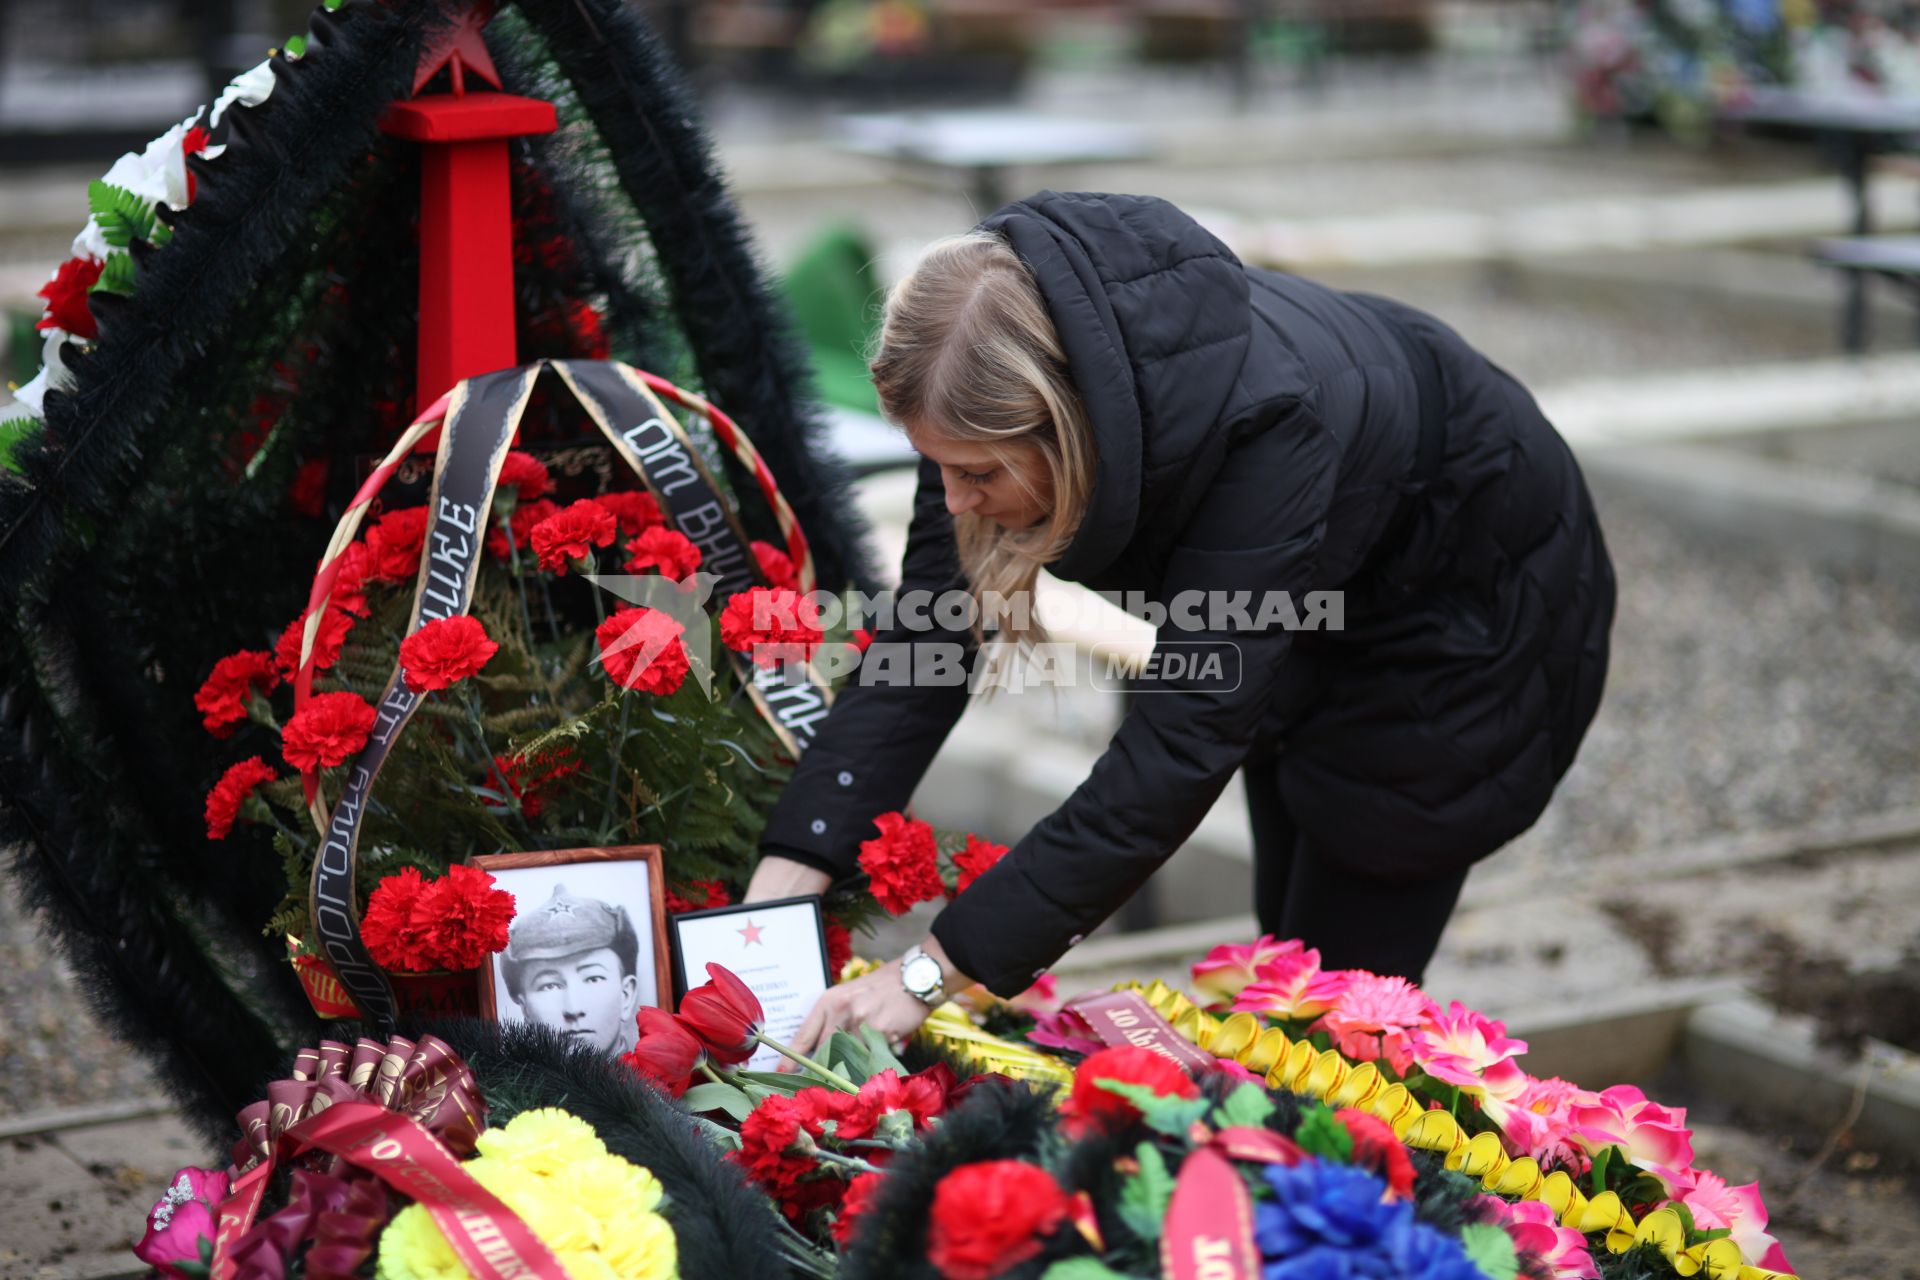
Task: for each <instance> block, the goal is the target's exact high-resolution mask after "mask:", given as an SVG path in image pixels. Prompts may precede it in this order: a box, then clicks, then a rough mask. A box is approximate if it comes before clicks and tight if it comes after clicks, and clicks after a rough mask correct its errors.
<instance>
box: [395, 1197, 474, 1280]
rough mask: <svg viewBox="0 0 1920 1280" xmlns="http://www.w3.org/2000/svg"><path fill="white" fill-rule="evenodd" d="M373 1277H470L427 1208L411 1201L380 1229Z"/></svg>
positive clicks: (418, 1279) (400, 1279) (454, 1279)
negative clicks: (377, 1257) (378, 1252)
mask: <svg viewBox="0 0 1920 1280" xmlns="http://www.w3.org/2000/svg"><path fill="white" fill-rule="evenodd" d="M374 1275H375V1277H376V1280H472V1277H471V1276H469V1275H468V1273H467V1269H466V1267H464V1266H462V1265H461V1263H460V1259H459V1257H458V1256H456V1255H455V1254H454V1252H453V1246H452V1245H450V1244H448V1243H447V1238H446V1237H445V1236H443V1235H441V1234H440V1228H439V1227H438V1226H436V1225H435V1224H434V1221H433V1217H432V1215H430V1214H429V1213H428V1212H427V1211H426V1209H425V1208H424V1207H423V1206H421V1205H417V1204H410V1205H408V1206H407V1207H406V1208H404V1209H402V1210H401V1211H400V1212H399V1213H396V1214H394V1215H393V1221H392V1222H389V1223H388V1224H387V1225H386V1227H385V1229H384V1230H382V1231H381V1232H380V1256H379V1261H378V1263H377V1264H376V1266H375V1269H374Z"/></svg>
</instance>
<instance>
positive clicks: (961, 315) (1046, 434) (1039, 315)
mask: <svg viewBox="0 0 1920 1280" xmlns="http://www.w3.org/2000/svg"><path fill="white" fill-rule="evenodd" d="M868 370H869V372H870V373H871V374H872V377H873V385H874V390H875V391H876V392H878V393H879V398H880V408H881V412H882V413H884V414H885V415H886V416H887V418H888V419H890V420H891V421H892V422H893V423H895V424H896V425H898V426H900V427H902V428H911V429H913V430H918V431H927V432H930V433H932V434H934V435H936V436H938V437H940V438H942V439H946V440H951V441H954V442H956V443H965V444H973V445H979V446H980V447H982V448H984V449H985V450H986V451H987V452H988V453H990V454H991V455H993V457H994V458H995V460H996V461H997V462H998V463H999V464H1000V465H1003V466H1007V468H1008V474H1009V475H1011V476H1013V477H1014V478H1015V480H1016V482H1017V483H1019V484H1020V485H1021V487H1022V488H1023V489H1026V490H1027V492H1028V496H1029V497H1032V496H1034V490H1033V488H1032V486H1030V485H1029V484H1028V483H1027V481H1026V477H1025V474H1024V470H1023V468H1021V467H1020V466H1016V465H1012V459H1011V456H1010V455H1011V452H1012V451H1011V449H1010V448H1009V446H1011V445H1014V444H1016V443H1018V444H1027V445H1031V446H1033V447H1034V448H1036V449H1038V450H1039V452H1040V455H1041V457H1042V459H1043V460H1044V464H1045V466H1046V467H1047V469H1048V471H1049V472H1050V473H1051V476H1052V479H1053V504H1052V512H1051V514H1050V515H1049V516H1048V518H1047V519H1046V520H1045V521H1043V522H1042V523H1040V524H1038V525H1036V526H1034V527H1032V528H1028V529H1003V528H1001V527H1000V526H999V525H997V524H995V523H994V522H993V521H992V520H989V519H987V518H986V517H984V516H980V515H976V514H974V513H973V512H971V511H967V512H962V513H961V514H960V515H958V516H955V517H954V521H953V526H954V528H953V533H954V541H955V543H956V544H957V546H958V548H959V553H960V566H961V569H962V570H963V571H964V572H965V574H966V578H967V584H968V587H969V589H970V590H971V591H972V592H973V595H974V598H975V600H976V601H977V602H979V603H980V604H981V605H982V607H981V608H979V609H976V610H975V611H974V612H975V621H974V624H973V634H974V638H975V639H976V640H978V639H982V638H983V622H984V621H985V618H986V614H987V611H988V608H993V607H995V606H997V605H999V604H1001V603H1002V602H1010V601H1020V600H1024V601H1025V602H1026V606H1027V607H1025V608H1016V609H1015V610H1014V611H1013V612H1012V613H1011V614H1008V613H1006V612H1005V611H1004V610H1002V609H999V608H995V613H996V616H995V618H994V621H995V623H996V625H997V628H998V632H999V638H1000V639H1003V640H1006V641H1008V642H1010V643H1013V644H1015V645H1016V646H1024V645H1030V644H1035V643H1039V642H1040V641H1042V640H1044V639H1045V638H1046V633H1045V631H1044V629H1043V628H1042V627H1041V626H1040V624H1039V622H1038V620H1037V619H1035V618H1034V617H1033V611H1032V600H1033V595H1032V592H1033V587H1034V582H1035V581H1036V580H1037V579H1038V577H1039V575H1040V568H1041V566H1042V565H1045V564H1048V563H1050V562H1052V561H1054V560H1057V559H1059V558H1060V556H1061V555H1063V554H1064V553H1065V552H1066V549H1067V546H1068V544H1069V543H1071V542H1072V540H1073V535H1074V532H1075V530H1077V529H1078V528H1079V526H1080V520H1081V517H1082V516H1084V515H1085V514H1086V509H1087V500H1088V497H1089V495H1090V494H1091V493H1092V491H1093V481H1094V462H1095V456H1094V446H1093V432H1092V430H1091V427H1090V424H1089V423H1088V421H1087V414H1086V407H1085V406H1084V404H1083V403H1082V402H1081V398H1080V393H1079V390H1078V389H1077V388H1076V387H1075V386H1074V385H1073V379H1072V376H1071V375H1070V374H1069V372H1068V369H1067V356H1066V351H1065V349H1064V348H1063V347H1062V346H1061V345H1060V335H1059V333H1058V332H1057V331H1056V330H1055V329H1054V326H1053V320H1052V319H1051V317H1049V316H1048V315H1047V306H1046V300H1045V299H1044V298H1043V297H1042V296H1041V294H1040V289H1039V286H1038V285H1036V284H1035V283H1034V280H1033V276H1032V275H1031V274H1030V273H1029V272H1028V271H1027V267H1026V264H1025V263H1023V262H1022V261H1020V258H1019V256H1018V255H1016V254H1015V253H1014V251H1013V249H1012V248H1011V247H1010V246H1009V245H1008V244H1007V242H1006V241H1004V240H1002V239H1001V238H1000V237H999V236H996V235H994V234H992V233H991V232H987V231H978V230H976V231H969V232H967V233H966V234H964V235H958V236H951V237H949V238H947V239H944V240H937V241H935V242H934V243H933V244H931V245H929V246H927V248H926V250H925V251H924V252H922V254H921V255H920V259H919V261H918V262H917V263H915V264H914V267H913V270H912V271H910V272H908V273H907V274H906V275H905V276H903V277H901V279H900V280H899V281H898V282H896V283H895V284H894V286H893V288H892V290H891V291H889V292H888V294H887V303H886V315H885V318H884V319H883V320H882V322H881V326H880V334H879V339H878V342H877V345H876V347H875V349H874V352H873V355H872V357H871V359H870V360H869V361H868Z"/></svg>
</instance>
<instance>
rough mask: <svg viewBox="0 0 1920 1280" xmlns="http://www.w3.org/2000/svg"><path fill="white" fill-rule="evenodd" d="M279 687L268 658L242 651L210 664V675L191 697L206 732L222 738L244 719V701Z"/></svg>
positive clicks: (253, 651)
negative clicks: (276, 686)
mask: <svg viewBox="0 0 1920 1280" xmlns="http://www.w3.org/2000/svg"><path fill="white" fill-rule="evenodd" d="M279 683H280V672H279V671H278V670H277V669H275V667H274V665H273V655H272V654H270V653H267V652H266V651H265V650H261V649H242V650H240V651H239V652H238V653H230V654H228V655H227V656H226V657H224V658H222V659H220V661H218V662H216V663H214V664H213V671H212V672H211V673H210V674H209V675H208V676H207V678H206V680H205V682H204V683H202V684H201V686H200V689H199V691H198V692H197V693H195V694H194V695H193V705H194V708H195V709H196V710H197V711H199V712H200V722H201V723H202V724H204V725H206V727H207V732H208V733H211V734H212V735H213V736H214V737H216V738H224V737H227V736H229V735H230V734H232V732H233V730H234V727H235V726H236V725H238V724H239V723H240V722H241V721H242V720H245V719H246V718H247V702H248V700H249V699H251V698H252V697H253V696H254V695H255V694H264V693H271V692H272V691H273V687H274V686H275V685H277V684H279Z"/></svg>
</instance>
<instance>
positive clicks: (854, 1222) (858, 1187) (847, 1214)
mask: <svg viewBox="0 0 1920 1280" xmlns="http://www.w3.org/2000/svg"><path fill="white" fill-rule="evenodd" d="M886 1176H887V1175H886V1174H884V1173H863V1174H860V1175H858V1176H857V1177H855V1178H854V1180H853V1181H852V1182H849V1183H848V1184H847V1194H846V1198H845V1199H843V1200H842V1201H841V1202H840V1215H839V1216H838V1217H836V1218H835V1219H834V1220H833V1227H832V1230H833V1239H834V1242H835V1243H836V1244H838V1245H839V1246H840V1247H841V1248H842V1249H845V1248H846V1247H847V1246H848V1245H849V1244H851V1243H853V1233H854V1232H855V1231H858V1230H859V1229H860V1215H861V1214H863V1213H865V1212H866V1211H867V1210H869V1209H871V1208H872V1207H873V1198H874V1195H875V1194H876V1193H877V1192H878V1191H879V1190H880V1183H881V1181H882V1180H884V1179H885V1178H886Z"/></svg>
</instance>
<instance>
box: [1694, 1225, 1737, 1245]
mask: <svg viewBox="0 0 1920 1280" xmlns="http://www.w3.org/2000/svg"><path fill="white" fill-rule="evenodd" d="M1732 1234H1733V1228H1732V1227H1715V1228H1714V1229H1713V1230H1711V1231H1702V1232H1701V1233H1700V1234H1699V1235H1698V1236H1697V1237H1695V1238H1694V1239H1691V1240H1689V1241H1687V1243H1688V1244H1689V1245H1696V1244H1711V1243H1712V1242H1713V1241H1715V1240H1724V1239H1726V1238H1727V1237H1728V1236H1730V1235H1732Z"/></svg>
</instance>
